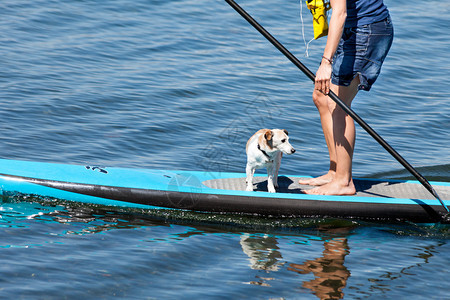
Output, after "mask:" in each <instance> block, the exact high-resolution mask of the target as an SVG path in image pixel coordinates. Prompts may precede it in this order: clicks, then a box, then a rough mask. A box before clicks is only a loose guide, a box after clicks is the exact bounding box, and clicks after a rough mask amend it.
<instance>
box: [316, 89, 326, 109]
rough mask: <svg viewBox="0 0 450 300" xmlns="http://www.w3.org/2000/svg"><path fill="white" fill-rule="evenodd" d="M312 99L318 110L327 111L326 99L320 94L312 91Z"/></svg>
mask: <svg viewBox="0 0 450 300" xmlns="http://www.w3.org/2000/svg"><path fill="white" fill-rule="evenodd" d="M312 98H313V102H314V104H315V105H316V107H317V109H318V110H321V109H328V97H327V96H326V95H324V94H323V93H322V92H320V91H318V90H314V92H313V94H312Z"/></svg>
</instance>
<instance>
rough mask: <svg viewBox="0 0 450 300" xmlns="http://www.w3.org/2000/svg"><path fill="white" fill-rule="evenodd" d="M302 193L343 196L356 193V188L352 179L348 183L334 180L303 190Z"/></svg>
mask: <svg viewBox="0 0 450 300" xmlns="http://www.w3.org/2000/svg"><path fill="white" fill-rule="evenodd" d="M304 193H305V194H310V195H336V196H343V195H354V194H355V193H356V189H355V185H354V184H353V181H350V183H347V184H346V183H344V184H342V183H340V182H337V181H335V180H334V181H331V182H329V183H327V184H325V185H322V186H320V187H316V188H313V189H310V190H305V191H304Z"/></svg>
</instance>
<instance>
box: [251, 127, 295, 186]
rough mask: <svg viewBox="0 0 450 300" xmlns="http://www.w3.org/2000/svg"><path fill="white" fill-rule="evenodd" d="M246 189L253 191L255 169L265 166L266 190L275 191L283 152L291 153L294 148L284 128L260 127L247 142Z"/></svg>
mask: <svg viewBox="0 0 450 300" xmlns="http://www.w3.org/2000/svg"><path fill="white" fill-rule="evenodd" d="M246 152H247V168H246V173H247V189H246V190H247V191H253V175H254V174H255V170H256V169H261V168H267V175H268V179H267V190H268V191H269V192H270V193H275V187H278V170H279V169H280V163H281V157H282V155H283V153H285V154H292V153H294V152H295V149H294V148H293V147H292V145H291V144H290V143H289V137H288V132H287V131H286V130H284V129H272V130H270V129H261V130H259V131H258V132H256V133H255V134H254V135H253V136H252V137H251V138H250V139H249V140H248V142H247V147H246Z"/></svg>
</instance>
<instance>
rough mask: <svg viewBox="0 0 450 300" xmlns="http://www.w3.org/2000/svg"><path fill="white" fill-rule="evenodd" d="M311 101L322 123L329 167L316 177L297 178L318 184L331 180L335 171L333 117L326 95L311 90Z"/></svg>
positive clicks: (304, 181) (301, 181)
mask: <svg viewBox="0 0 450 300" xmlns="http://www.w3.org/2000/svg"><path fill="white" fill-rule="evenodd" d="M313 101H314V104H315V105H316V107H317V110H318V111H319V115H320V122H321V124H322V131H323V135H324V136H325V142H326V143H327V147H328V155H329V158H330V168H329V170H328V172H327V173H326V174H324V175H322V176H319V177H316V178H303V179H300V180H299V183H300V184H307V185H314V186H320V185H324V184H326V183H328V182H330V181H331V180H333V177H334V174H335V173H336V150H335V147H334V138H333V118H332V115H331V112H330V109H329V107H328V96H327V95H324V94H323V93H322V92H320V91H318V90H314V92H313Z"/></svg>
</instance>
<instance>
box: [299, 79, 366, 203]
mask: <svg viewBox="0 0 450 300" xmlns="http://www.w3.org/2000/svg"><path fill="white" fill-rule="evenodd" d="M358 85H359V77H358V76H357V77H355V79H353V81H352V82H351V84H350V85H349V86H347V87H345V86H337V85H334V84H332V85H331V89H332V90H333V92H334V93H335V94H336V95H337V96H338V97H339V98H340V99H341V100H342V101H343V102H344V103H345V104H347V105H348V106H350V105H351V103H352V100H353V99H354V98H355V96H356V94H357V92H358ZM314 93H318V92H316V91H315V92H314ZM318 98H320V101H317V102H316V100H315V103H316V105H318V104H320V107H321V108H320V109H319V106H318V109H319V112H320V111H321V110H323V109H324V108H323V102H325V101H326V102H327V104H328V111H329V114H328V115H327V114H326V113H324V112H322V113H320V116H321V122H322V128H324V129H323V131H324V135H325V140H326V141H327V147H328V152H329V153H330V169H329V171H328V173H327V174H326V175H324V176H321V177H318V178H317V179H320V178H321V179H326V180H327V181H328V182H323V183H321V184H316V185H321V186H320V187H317V188H314V189H312V190H307V191H305V193H308V194H320V195H352V194H354V193H355V186H354V184H353V180H352V158H353V149H354V147H355V124H354V121H353V119H352V118H351V117H350V116H349V115H347V114H346V113H345V112H344V111H343V110H342V109H341V108H340V107H339V106H338V105H337V104H336V103H335V102H334V101H333V100H331V99H330V98H329V97H327V96H325V95H322V96H318ZM322 117H324V118H325V119H322Z"/></svg>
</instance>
